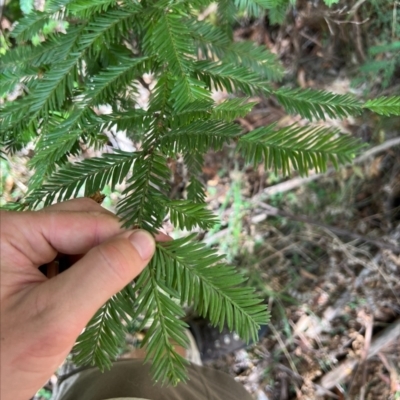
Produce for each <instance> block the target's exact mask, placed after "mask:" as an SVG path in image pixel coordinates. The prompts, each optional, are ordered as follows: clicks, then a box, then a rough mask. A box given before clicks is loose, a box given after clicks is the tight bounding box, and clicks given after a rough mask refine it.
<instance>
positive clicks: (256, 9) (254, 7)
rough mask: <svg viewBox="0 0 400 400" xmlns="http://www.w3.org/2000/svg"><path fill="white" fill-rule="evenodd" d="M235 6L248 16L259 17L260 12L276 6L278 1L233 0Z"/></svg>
mask: <svg viewBox="0 0 400 400" xmlns="http://www.w3.org/2000/svg"><path fill="white" fill-rule="evenodd" d="M235 4H236V7H237V8H238V9H239V10H240V11H246V12H247V13H248V14H249V15H254V16H260V14H261V13H262V11H264V10H266V9H269V8H275V7H276V6H278V5H279V4H280V0H235Z"/></svg>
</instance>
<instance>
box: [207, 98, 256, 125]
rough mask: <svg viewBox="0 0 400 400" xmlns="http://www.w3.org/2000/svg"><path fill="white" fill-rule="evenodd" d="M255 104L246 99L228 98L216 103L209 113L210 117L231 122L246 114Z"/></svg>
mask: <svg viewBox="0 0 400 400" xmlns="http://www.w3.org/2000/svg"><path fill="white" fill-rule="evenodd" d="M255 105H256V103H255V102H250V101H248V100H247V99H243V98H239V99H228V100H225V101H224V102H222V103H220V104H218V105H217V106H216V107H215V108H214V109H213V110H212V114H211V118H213V119H220V120H223V121H227V122H231V121H233V120H235V119H236V118H239V117H244V116H246V115H247V114H248V113H249V112H250V111H251V110H252V108H253V107H254V106H255Z"/></svg>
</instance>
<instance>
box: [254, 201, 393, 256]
mask: <svg viewBox="0 0 400 400" xmlns="http://www.w3.org/2000/svg"><path fill="white" fill-rule="evenodd" d="M257 205H258V206H259V207H262V208H263V209H264V210H266V212H267V214H269V215H275V216H276V215H279V216H281V217H286V218H289V219H290V220H292V221H298V222H304V223H306V224H311V225H315V226H318V227H320V228H324V229H327V230H329V231H332V232H334V233H336V234H337V235H339V236H347V237H350V238H352V239H358V240H363V241H364V242H368V243H371V244H373V245H374V246H376V247H379V248H381V249H389V250H391V251H393V252H396V253H397V252H399V251H400V247H399V246H395V245H393V244H391V243H385V242H382V241H380V240H376V239H372V238H369V237H368V236H364V235H360V234H358V233H355V232H351V231H348V230H347V229H343V228H337V227H336V226H331V225H326V224H323V223H321V222H318V221H314V220H312V219H310V218H308V217H305V216H301V215H293V214H290V213H288V212H286V211H283V210H279V209H278V208H275V207H272V206H270V205H269V204H266V203H263V202H258V203H257Z"/></svg>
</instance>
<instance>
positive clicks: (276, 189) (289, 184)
mask: <svg viewBox="0 0 400 400" xmlns="http://www.w3.org/2000/svg"><path fill="white" fill-rule="evenodd" d="M399 145H400V138H394V139H390V140H388V141H386V142H384V143H382V144H380V145H379V146H375V147H373V148H372V149H369V150H367V151H366V152H365V153H364V154H362V155H361V156H359V157H357V158H356V159H355V160H354V161H353V163H354V164H359V163H362V162H364V161H365V160H367V159H368V158H370V157H372V156H374V155H376V154H379V153H382V152H383V151H385V150H388V149H390V148H392V147H395V146H399ZM334 172H337V171H336V170H335V168H329V169H328V170H327V171H326V172H325V173H323V174H314V175H311V176H307V177H305V178H294V179H290V180H288V181H286V182H281V183H278V184H277V185H273V186H270V187H268V188H265V189H264V190H263V192H262V193H260V194H257V195H255V196H254V197H253V199H252V200H253V201H257V200H258V199H261V198H263V197H265V196H273V195H275V194H277V193H284V192H288V191H290V190H293V189H296V188H297V187H300V186H302V185H304V184H306V183H310V182H313V181H316V180H317V179H319V178H321V177H323V176H328V175H330V174H332V173H334Z"/></svg>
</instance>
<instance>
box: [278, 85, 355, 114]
mask: <svg viewBox="0 0 400 400" xmlns="http://www.w3.org/2000/svg"><path fill="white" fill-rule="evenodd" d="M274 95H275V96H276V98H277V99H278V101H279V103H281V104H282V105H283V106H284V107H285V109H286V111H288V112H289V113H292V114H300V115H301V116H302V117H303V118H307V119H309V120H310V121H311V120H313V119H322V120H325V118H326V115H327V116H328V117H330V118H346V117H348V116H349V115H359V114H360V113H361V111H362V105H361V103H360V102H359V101H358V100H357V99H356V98H355V97H353V96H351V95H348V94H346V95H342V94H334V93H330V92H324V91H320V90H311V89H286V88H282V89H278V90H276V91H274Z"/></svg>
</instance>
